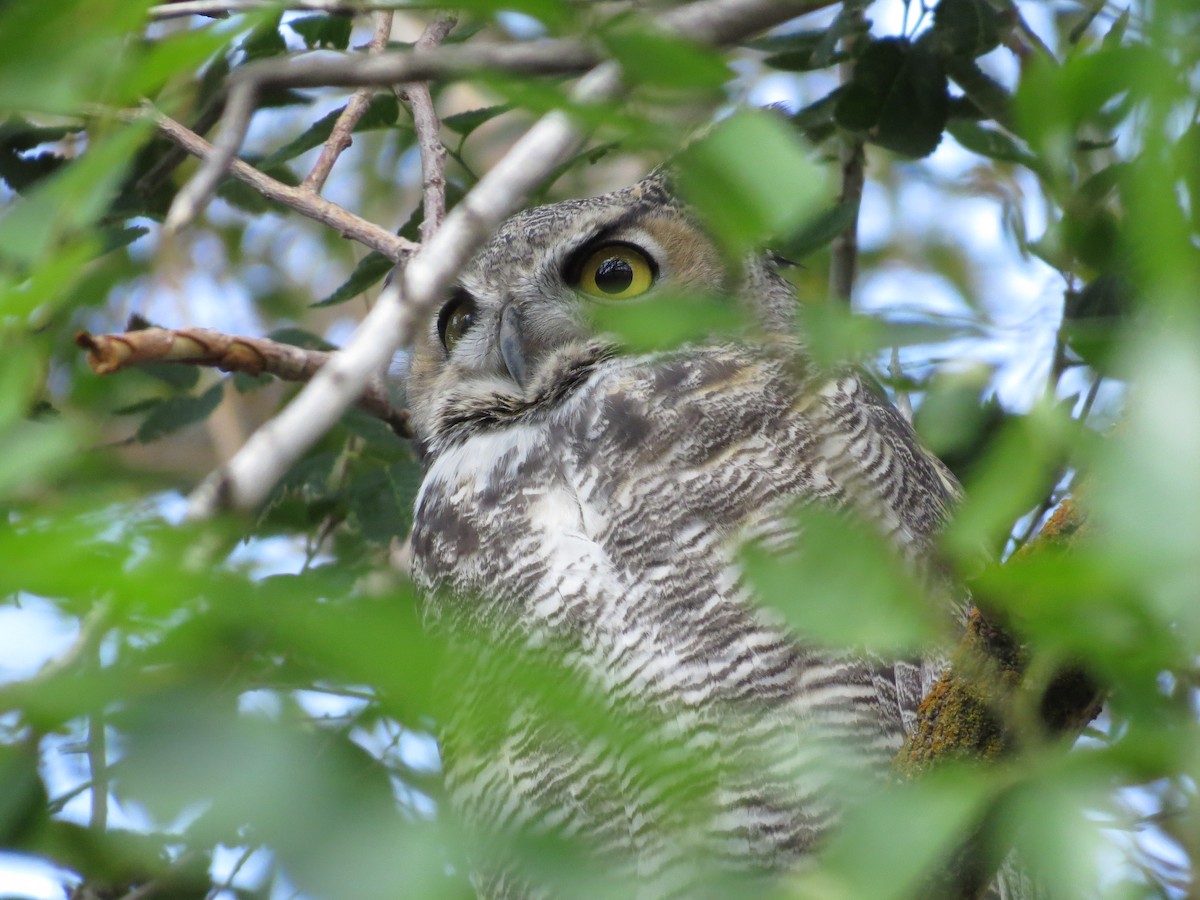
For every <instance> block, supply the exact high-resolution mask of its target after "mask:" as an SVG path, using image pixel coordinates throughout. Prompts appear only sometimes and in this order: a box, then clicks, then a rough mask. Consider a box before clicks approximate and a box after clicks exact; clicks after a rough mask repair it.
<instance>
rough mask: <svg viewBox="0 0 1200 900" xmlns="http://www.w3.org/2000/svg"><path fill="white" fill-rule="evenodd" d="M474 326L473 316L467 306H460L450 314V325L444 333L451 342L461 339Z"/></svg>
mask: <svg viewBox="0 0 1200 900" xmlns="http://www.w3.org/2000/svg"><path fill="white" fill-rule="evenodd" d="M474 324H475V314H474V312H472V310H471V308H470V307H469V306H460V307H459V308H458V309H456V310H455V311H454V312H452V313H451V314H450V324H449V327H447V329H446V333H447V334H449V335H450V338H451V340H455V339H457V338H460V337H462V336H463V335H464V334H466V333H467V331H468V329H470V327H471V326H472V325H474Z"/></svg>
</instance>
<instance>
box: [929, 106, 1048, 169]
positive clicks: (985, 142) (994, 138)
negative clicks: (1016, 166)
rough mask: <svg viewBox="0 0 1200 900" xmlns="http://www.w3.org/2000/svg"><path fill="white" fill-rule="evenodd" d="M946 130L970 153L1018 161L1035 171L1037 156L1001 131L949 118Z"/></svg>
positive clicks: (967, 120)
mask: <svg viewBox="0 0 1200 900" xmlns="http://www.w3.org/2000/svg"><path fill="white" fill-rule="evenodd" d="M946 130H947V131H948V132H950V134H951V135H952V136H953V138H954V139H955V140H956V141H958V143H959V144H961V145H962V146H963V147H964V148H965V149H967V150H970V151H971V152H972V153H978V154H979V155H980V156H986V157H988V158H989V159H998V160H1001V161H1002V162H1014V163H1020V164H1022V165H1024V166H1028V167H1029V168H1031V169H1034V171H1037V166H1038V160H1037V157H1035V156H1034V155H1033V154H1032V153H1030V152H1029V151H1028V150H1025V149H1024V148H1022V147H1021V145H1020V144H1018V143H1017V142H1016V141H1015V140H1014V139H1013V138H1011V137H1010V136H1009V135H1007V134H1005V133H1004V132H1002V131H998V130H996V129H995V128H987V127H985V126H983V125H980V124H979V123H978V122H972V121H970V120H969V119H951V120H950V121H949V122H947V123H946Z"/></svg>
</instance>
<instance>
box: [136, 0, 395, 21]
mask: <svg viewBox="0 0 1200 900" xmlns="http://www.w3.org/2000/svg"><path fill="white" fill-rule="evenodd" d="M282 5H283V7H284V8H285V9H299V10H309V11H312V12H326V13H354V12H368V11H370V10H376V9H391V10H395V9H403V8H406V7H410V6H411V4H410V3H403V2H396V0H393V2H391V3H370V2H365V0H363V2H354V0H288V2H287V3H284V4H282ZM268 6H270V7H278V6H280V4H279V3H278V2H277V0H174V2H167V3H160V4H158V5H157V6H152V7H150V9H149V11H148V13H149V15H150V18H152V19H180V18H183V17H184V16H211V17H219V16H227V15H229V14H230V13H240V12H254V11H255V10H258V9H263V8H265V7H268Z"/></svg>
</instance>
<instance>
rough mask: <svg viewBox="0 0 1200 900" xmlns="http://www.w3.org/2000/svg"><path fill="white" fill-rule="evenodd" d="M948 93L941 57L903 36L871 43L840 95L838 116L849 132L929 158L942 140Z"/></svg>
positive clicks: (887, 146)
mask: <svg viewBox="0 0 1200 900" xmlns="http://www.w3.org/2000/svg"><path fill="white" fill-rule="evenodd" d="M948 105H949V95H948V94H947V82H946V73H945V69H944V67H943V65H942V61H941V59H939V58H938V56H937V55H936V54H934V53H932V52H931V51H930V50H928V49H926V48H925V47H923V46H921V45H920V44H910V43H909V42H908V41H906V40H903V39H900V38H884V39H882V40H877V41H872V42H871V44H869V45H868V46H867V48H866V50H864V51H863V53H862V55H861V56H860V57H859V58H858V61H857V62H856V63H855V65H854V76H853V78H852V79H851V81H850V83H849V84H848V85H846V86H845V90H844V91H843V92H842V94H841V95H840V96H839V97H838V102H837V107H836V110H835V115H836V116H837V121H838V124H839V125H841V126H842V127H843V128H845V129H847V130H848V131H854V132H858V133H861V134H863V135H864V136H865V137H866V138H867V139H868V140H870V141H872V142H873V143H876V144H879V145H880V146H881V147H886V148H887V149H889V150H893V151H895V152H897V153H902V154H904V155H906V156H913V157H921V156H928V155H929V154H930V153H932V152H933V151H934V150H935V149H937V145H938V144H939V143H940V142H941V139H942V129H943V128H945V126H946V118H947V115H948Z"/></svg>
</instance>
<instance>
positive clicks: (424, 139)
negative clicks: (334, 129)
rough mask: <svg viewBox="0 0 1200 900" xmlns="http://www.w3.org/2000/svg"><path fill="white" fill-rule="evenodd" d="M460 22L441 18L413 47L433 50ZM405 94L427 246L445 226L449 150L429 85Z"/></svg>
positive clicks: (412, 86) (417, 84) (420, 83)
mask: <svg viewBox="0 0 1200 900" xmlns="http://www.w3.org/2000/svg"><path fill="white" fill-rule="evenodd" d="M457 21H458V19H457V18H455V17H454V16H438V17H437V18H436V19H434V20H433V21H432V22H430V23H429V25H427V26H426V28H425V31H424V32H422V33H421V36H420V37H419V38H417V42H416V44H415V45H414V46H415V47H416V49H418V50H431V49H433V48H434V47H437V46H438V45H439V44H441V43H442V41H444V40H445V39H446V35H448V34H449V33H450V30H451V29H452V28H453V27H454V25H455V23H456V22H457ZM404 92H405V93H406V94H407V95H408V102H409V104H410V105H411V106H412V117H413V128H414V129H415V130H416V133H417V147H418V148H419V149H420V153H421V184H422V194H421V203H422V205H423V207H424V210H423V212H424V215H423V217H422V220H421V243H425V242H426V241H428V240H429V239H430V238H431V237H433V233H434V232H435V231H437V230H438V228H440V227H441V225H442V220H443V219H444V218H446V148H445V147H444V146H443V145H442V140H441V137H440V135H439V132H440V130H441V122H440V121H439V120H438V114H437V110H436V109H434V107H433V94H432V93H430V90H429V82H427V81H418V82H414V83H412V84H409V85H406V86H405V88H404Z"/></svg>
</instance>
